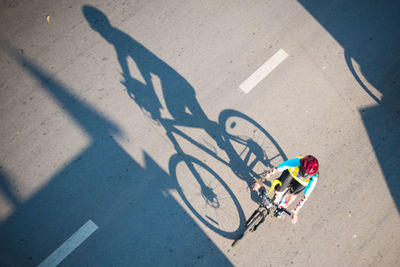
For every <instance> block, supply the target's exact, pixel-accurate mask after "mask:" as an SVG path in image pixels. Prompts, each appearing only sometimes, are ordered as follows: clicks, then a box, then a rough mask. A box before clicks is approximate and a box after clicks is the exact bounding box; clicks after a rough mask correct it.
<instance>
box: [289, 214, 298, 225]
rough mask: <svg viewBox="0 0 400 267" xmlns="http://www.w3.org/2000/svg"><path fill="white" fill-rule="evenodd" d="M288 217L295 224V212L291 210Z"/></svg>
mask: <svg viewBox="0 0 400 267" xmlns="http://www.w3.org/2000/svg"><path fill="white" fill-rule="evenodd" d="M290 218H291V220H292V224H295V223H296V222H297V214H296V213H294V212H292V213H290Z"/></svg>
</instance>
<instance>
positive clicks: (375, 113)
mask: <svg viewBox="0 0 400 267" xmlns="http://www.w3.org/2000/svg"><path fill="white" fill-rule="evenodd" d="M299 3H300V4H301V5H303V7H304V8H305V9H306V10H307V11H308V12H309V13H310V14H311V15H312V16H314V18H315V19H316V20H317V21H318V22H319V23H320V24H321V25H322V26H323V27H324V28H325V29H326V30H327V31H328V32H329V33H330V34H331V35H332V36H333V37H334V38H335V39H336V40H337V41H338V43H339V44H340V45H341V46H342V47H343V49H344V57H345V58H344V59H345V60H346V63H347V65H348V67H349V70H350V71H351V73H352V74H353V76H354V78H355V80H356V81H357V82H358V83H359V84H360V86H361V88H362V89H363V90H364V91H365V92H366V93H367V94H368V95H369V96H370V97H371V98H372V99H374V101H375V102H376V105H374V106H371V107H368V108H363V109H360V110H359V112H360V115H361V117H362V120H363V122H364V125H365V128H366V130H367V133H368V136H369V139H370V142H371V144H372V146H373V149H374V151H375V154H376V156H377V159H378V162H379V164H380V167H381V169H382V172H383V175H384V177H385V179H386V183H387V186H388V188H389V190H390V193H391V196H392V197H393V200H394V202H395V204H396V206H397V210H398V211H399V209H400V181H399V179H398V175H397V173H396V171H395V170H394V168H395V166H396V165H397V164H398V162H399V161H400V139H399V138H398V137H399V136H400V124H399V121H400V105H399V100H400V82H399V79H398V77H400V71H399V66H400V50H399V49H398V47H399V43H400V28H399V27H398V26H399V25H400V16H399V11H400V2H399V1H395V0H390V1H372V0H368V1H345V0H339V1H330V2H329V3H323V4H322V3H321V1H315V0H300V1H299ZM353 62H356V64H358V65H359V68H360V72H357V71H356V68H355V67H354V64H353ZM360 75H362V76H363V77H364V78H365V80H367V81H368V83H369V84H371V85H372V86H373V87H374V88H375V89H376V90H378V91H379V93H380V94H381V97H380V96H377V95H376V94H375V93H374V91H373V90H371V89H370V87H369V85H367V84H366V83H364V82H363V81H362V79H361V77H360Z"/></svg>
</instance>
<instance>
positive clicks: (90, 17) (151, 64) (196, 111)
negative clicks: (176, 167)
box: [83, 6, 223, 146]
mask: <svg viewBox="0 0 400 267" xmlns="http://www.w3.org/2000/svg"><path fill="white" fill-rule="evenodd" d="M83 13H84V15H85V17H86V19H87V21H88V22H89V24H90V26H91V28H92V29H93V30H95V31H97V32H98V33H99V34H100V35H101V36H102V37H103V38H104V39H105V40H107V41H108V42H109V43H110V44H112V45H113V46H114V48H115V51H116V53H117V57H118V61H119V63H120V65H121V69H122V76H123V81H122V84H123V85H124V86H125V87H126V89H127V92H128V94H129V96H130V97H131V98H132V99H133V100H134V101H135V102H136V103H137V105H138V106H139V107H140V108H141V109H142V110H144V111H145V112H147V113H148V114H150V116H151V118H152V119H153V120H156V121H160V120H162V119H163V118H161V110H162V109H163V106H162V104H161V102H160V99H159V98H158V96H157V93H156V90H155V88H154V79H153V78H152V76H153V77H154V76H156V77H157V78H158V79H159V81H160V84H161V90H162V94H163V101H164V102H165V106H166V108H167V110H168V113H169V114H170V115H171V116H172V117H173V120H174V124H176V125H180V126H187V127H195V128H201V129H204V130H205V131H206V132H207V133H208V134H209V135H210V136H212V137H213V138H214V139H215V141H216V142H217V144H218V145H220V146H222V145H223V142H222V139H221V132H220V130H219V128H218V125H217V123H215V122H213V121H211V120H210V119H209V118H208V117H207V115H206V114H205V113H204V111H203V109H202V108H201V106H200V104H199V102H198V101H197V99H196V94H195V90H194V89H193V87H192V86H191V85H190V84H189V83H188V81H186V79H185V78H183V77H182V76H181V75H180V74H179V73H177V72H176V71H175V70H174V69H173V68H172V67H171V66H169V65H168V64H166V63H165V62H164V61H162V60H161V59H160V58H158V57H157V56H156V55H154V54H153V53H152V52H150V51H149V50H148V49H146V48H145V47H144V46H143V45H141V44H140V43H139V42H137V41H136V40H134V39H133V38H132V37H130V36H129V35H128V34H126V33H124V32H122V31H121V30H119V29H117V28H115V27H113V26H112V25H111V24H110V22H109V20H108V18H107V17H106V16H105V14H103V13H102V12H101V11H100V10H98V9H96V8H94V7H92V6H84V7H83ZM129 59H132V60H133V61H134V63H135V64H136V66H137V69H138V70H139V72H140V75H141V76H142V79H138V78H135V77H134V75H133V74H132V70H131V69H130V67H129V64H128V61H129ZM164 127H165V124H164Z"/></svg>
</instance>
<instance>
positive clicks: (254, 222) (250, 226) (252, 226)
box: [232, 211, 265, 247]
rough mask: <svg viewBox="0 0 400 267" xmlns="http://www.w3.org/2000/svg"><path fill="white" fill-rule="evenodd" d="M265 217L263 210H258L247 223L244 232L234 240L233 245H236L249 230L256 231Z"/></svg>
mask: <svg viewBox="0 0 400 267" xmlns="http://www.w3.org/2000/svg"><path fill="white" fill-rule="evenodd" d="M264 218H265V217H264V214H263V213H262V212H261V211H257V214H256V215H254V217H253V218H252V219H251V220H250V221H249V222H248V223H247V224H246V228H245V229H244V231H243V233H242V234H241V235H240V236H239V237H238V238H237V239H235V241H233V243H232V247H234V246H236V245H237V244H238V243H239V242H240V240H242V239H243V237H244V236H245V235H246V234H247V233H248V232H253V231H255V230H256V229H257V227H258V226H259V224H260V223H261V221H262V220H263V219H264Z"/></svg>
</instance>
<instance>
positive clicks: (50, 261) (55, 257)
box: [38, 220, 98, 267]
mask: <svg viewBox="0 0 400 267" xmlns="http://www.w3.org/2000/svg"><path fill="white" fill-rule="evenodd" d="M97 228H98V227H97V225H96V224H95V223H94V222H92V221H91V220H89V221H87V223H85V224H84V225H83V226H82V227H81V228H80V229H79V230H78V231H76V232H75V233H74V234H73V235H72V236H71V237H70V238H68V239H67V240H66V241H65V242H64V243H63V244H62V245H61V246H60V247H59V248H58V249H56V250H55V251H54V252H53V253H52V254H51V255H50V256H48V257H47V259H45V260H44V261H43V262H42V263H41V264H39V265H38V266H39V267H50V266H51V267H53V266H57V265H58V264H59V263H60V262H62V261H63V260H64V259H65V258H66V257H67V256H68V255H69V254H71V252H72V251H74V250H75V249H76V248H77V247H78V246H79V245H80V244H82V243H83V242H84V241H85V240H86V239H87V238H88V237H89V236H90V235H91V234H93V233H94V231H96V230H97Z"/></svg>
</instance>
